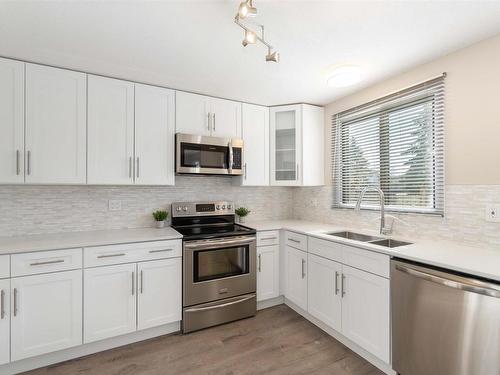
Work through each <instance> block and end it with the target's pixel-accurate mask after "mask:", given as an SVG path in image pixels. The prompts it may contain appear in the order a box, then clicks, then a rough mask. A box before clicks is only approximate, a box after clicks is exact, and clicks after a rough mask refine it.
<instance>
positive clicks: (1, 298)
mask: <svg viewBox="0 0 500 375" xmlns="http://www.w3.org/2000/svg"><path fill="white" fill-rule="evenodd" d="M4 317H5V292H4V291H3V289H2V290H1V291H0V319H3V318H4Z"/></svg>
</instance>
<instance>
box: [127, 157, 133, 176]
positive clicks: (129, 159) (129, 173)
mask: <svg viewBox="0 0 500 375" xmlns="http://www.w3.org/2000/svg"><path fill="white" fill-rule="evenodd" d="M128 178H132V156H129V158H128Z"/></svg>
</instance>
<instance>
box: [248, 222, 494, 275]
mask: <svg viewBox="0 0 500 375" xmlns="http://www.w3.org/2000/svg"><path fill="white" fill-rule="evenodd" d="M244 225H245V226H248V227H251V228H255V229H256V230H257V231H265V230H279V229H286V230H290V231H293V232H297V233H301V234H305V235H308V236H313V237H317V238H320V239H324V240H328V241H334V242H338V243H343V244H346V245H351V246H355V247H358V248H362V249H366V250H370V251H374V252H378V253H382V254H387V255H389V256H391V257H397V258H401V259H407V260H411V261H415V262H420V263H424V264H429V265H432V266H436V267H441V268H446V269H450V270H453V271H458V272H462V273H466V274H470V275H474V276H479V277H484V278H487V279H491V280H496V281H500V249H498V248H486V247H475V246H471V245H467V244H462V243H457V242H452V241H439V240H425V239H411V238H400V237H397V236H396V239H398V240H403V241H408V242H412V244H411V245H408V246H401V247H397V248H392V249H391V248H386V247H382V246H378V245H374V244H369V243H366V242H360V241H354V240H349V239H344V238H340V237H332V236H329V235H327V234H326V233H325V232H333V231H345V230H349V231H353V232H360V233H366V234H371V235H375V236H378V237H384V236H380V235H379V234H378V233H377V232H376V231H366V230H359V229H355V228H354V229H353V228H346V227H342V226H339V225H333V224H325V223H317V222H311V221H300V220H274V221H255V222H248V223H245V224H244Z"/></svg>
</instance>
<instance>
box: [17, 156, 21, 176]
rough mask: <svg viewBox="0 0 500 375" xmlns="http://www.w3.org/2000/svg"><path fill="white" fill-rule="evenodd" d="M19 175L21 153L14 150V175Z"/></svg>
mask: <svg viewBox="0 0 500 375" xmlns="http://www.w3.org/2000/svg"><path fill="white" fill-rule="evenodd" d="M20 174H21V152H20V151H19V150H16V175H18V176H19V175H20Z"/></svg>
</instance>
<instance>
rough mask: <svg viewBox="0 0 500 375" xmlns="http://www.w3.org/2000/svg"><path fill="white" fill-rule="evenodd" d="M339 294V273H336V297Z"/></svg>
mask: <svg viewBox="0 0 500 375" xmlns="http://www.w3.org/2000/svg"><path fill="white" fill-rule="evenodd" d="M337 294H339V273H338V272H337V271H335V295H337Z"/></svg>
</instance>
